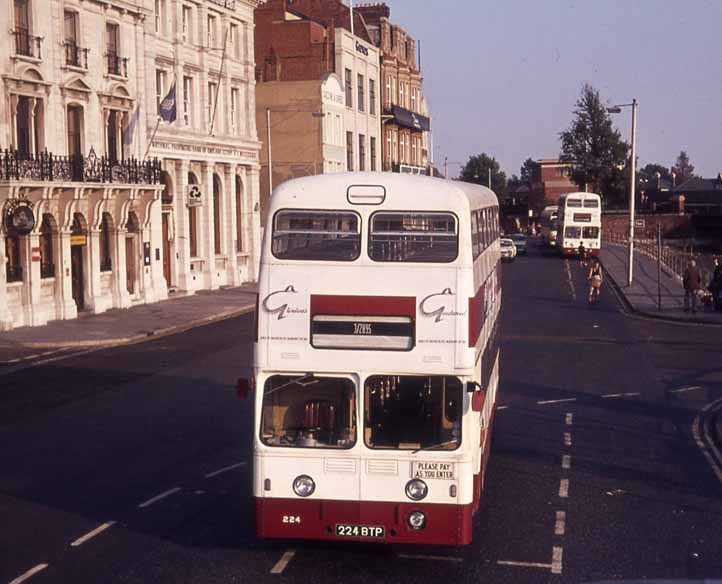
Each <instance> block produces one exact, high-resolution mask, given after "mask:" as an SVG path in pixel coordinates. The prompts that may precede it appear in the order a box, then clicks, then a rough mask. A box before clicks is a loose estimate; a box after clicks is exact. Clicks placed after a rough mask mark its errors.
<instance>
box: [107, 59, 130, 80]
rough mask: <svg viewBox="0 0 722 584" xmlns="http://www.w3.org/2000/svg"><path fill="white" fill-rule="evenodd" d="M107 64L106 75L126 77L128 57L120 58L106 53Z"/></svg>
mask: <svg viewBox="0 0 722 584" xmlns="http://www.w3.org/2000/svg"><path fill="white" fill-rule="evenodd" d="M105 58H106V61H107V63H108V75H115V76H117V77H126V78H127V77H128V57H121V56H119V55H118V54H116V53H106V54H105Z"/></svg>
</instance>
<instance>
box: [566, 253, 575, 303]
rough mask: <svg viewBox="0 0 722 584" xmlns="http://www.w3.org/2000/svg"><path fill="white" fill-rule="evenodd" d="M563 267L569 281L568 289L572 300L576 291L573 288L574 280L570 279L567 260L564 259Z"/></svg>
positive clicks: (570, 273)
mask: <svg viewBox="0 0 722 584" xmlns="http://www.w3.org/2000/svg"><path fill="white" fill-rule="evenodd" d="M564 267H565V268H566V270H567V282H568V283H569V290H570V292H571V293H572V300H576V299H577V293H576V291H575V290H574V281H573V280H572V269H571V267H570V266H569V260H564Z"/></svg>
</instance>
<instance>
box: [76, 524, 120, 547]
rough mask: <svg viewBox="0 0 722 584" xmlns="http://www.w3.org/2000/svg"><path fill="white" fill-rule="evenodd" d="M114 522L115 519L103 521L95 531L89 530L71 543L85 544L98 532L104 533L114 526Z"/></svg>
mask: <svg viewBox="0 0 722 584" xmlns="http://www.w3.org/2000/svg"><path fill="white" fill-rule="evenodd" d="M114 524H115V521H108V522H107V523H103V524H102V525H100V526H98V527H96V528H95V529H94V530H93V531H89V532H88V533H86V534H85V535H83V536H81V537H79V538H78V539H76V540H75V541H74V542H73V543H71V544H70V545H71V546H72V547H78V546H79V545H83V544H84V543H85V542H86V541H88V540H89V539H93V538H94V537H95V536H96V535H98V534H101V533H103V532H104V531H105V530H106V529H108V528H109V527H112V526H113V525H114Z"/></svg>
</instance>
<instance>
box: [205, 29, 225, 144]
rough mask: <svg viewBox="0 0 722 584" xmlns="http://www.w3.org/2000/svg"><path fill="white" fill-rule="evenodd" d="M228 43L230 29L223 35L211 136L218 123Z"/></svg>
mask: <svg viewBox="0 0 722 584" xmlns="http://www.w3.org/2000/svg"><path fill="white" fill-rule="evenodd" d="M227 41H228V28H226V32H225V33H224V34H223V52H222V53H221V70H220V71H219V72H218V89H216V99H215V101H214V103H213V116H212V117H211V131H210V132H209V133H208V135H209V136H212V135H213V125H214V124H215V121H216V110H217V108H218V96H219V95H220V93H221V83H222V82H223V65H224V64H225V62H226V44H227Z"/></svg>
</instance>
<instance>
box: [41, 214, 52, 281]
mask: <svg viewBox="0 0 722 584" xmlns="http://www.w3.org/2000/svg"><path fill="white" fill-rule="evenodd" d="M53 223H54V220H53V216H52V215H50V214H49V213H45V214H44V215H43V223H42V225H41V226H40V277H41V278H54V277H55V259H54V253H53V235H54V232H55V229H53Z"/></svg>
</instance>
